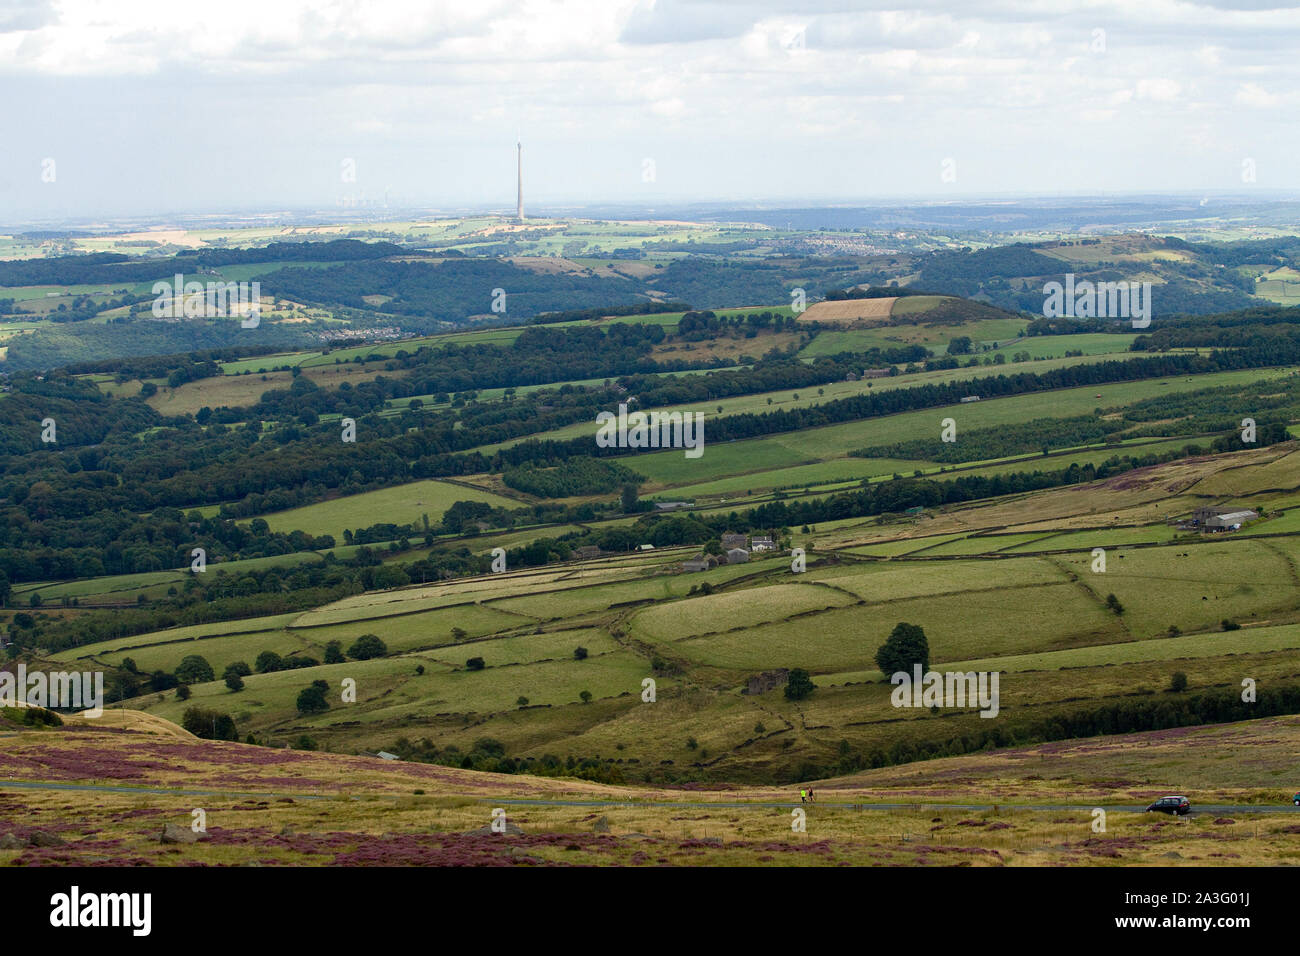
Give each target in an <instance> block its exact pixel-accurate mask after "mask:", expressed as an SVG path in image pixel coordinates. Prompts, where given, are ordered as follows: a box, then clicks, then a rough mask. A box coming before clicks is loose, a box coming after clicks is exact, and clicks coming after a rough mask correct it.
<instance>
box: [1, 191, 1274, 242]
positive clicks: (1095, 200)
mask: <svg viewBox="0 0 1300 956" xmlns="http://www.w3.org/2000/svg"><path fill="white" fill-rule="evenodd" d="M1203 200H1208V202H1206V203H1205V205H1201V203H1202V201H1203ZM1116 202H1124V203H1132V204H1137V205H1150V206H1153V207H1157V206H1158V205H1159V204H1161V203H1178V202H1186V203H1191V202H1195V203H1197V208H1203V209H1211V208H1213V207H1212V205H1211V204H1222V203H1225V202H1226V203H1230V204H1233V205H1246V206H1252V205H1261V206H1262V205H1269V204H1286V203H1296V204H1297V207H1298V208H1297V210H1296V213H1297V216H1296V227H1297V228H1300V190H1289V189H1272V190H1265V189H1259V190H1256V189H1237V190H1220V191H1209V192H1200V191H1195V190H1186V189H1169V190H1132V191H1125V190H1115V191H1105V192H1101V191H1079V192H1055V193H1049V192H1028V191H1022V192H990V193H972V194H969V195H955V196H951V197H946V198H942V199H939V198H934V197H932V196H926V195H921V194H918V195H899V196H865V197H850V198H843V199H828V198H819V197H815V196H804V197H799V196H790V197H769V198H749V199H735V200H723V199H716V200H707V199H694V200H692V199H681V200H676V201H672V200H666V201H664V202H660V203H656V204H654V205H650V204H646V203H643V202H636V201H632V200H627V201H620V200H589V201H578V200H569V201H566V200H555V201H551V202H547V201H545V200H537V201H535V202H534V203H533V204H532V205H531V206H530V207H529V208H530V209H531V211H526V214H525V220H524V222H525V224H527V223H530V222H538V223H542V222H546V221H550V220H561V219H573V218H579V219H591V220H593V221H631V222H648V221H654V220H656V219H672V218H680V216H681V215H682V214H687V213H692V212H694V213H704V214H709V215H712V216H714V217H716V216H717V215H718V214H719V213H722V212H726V211H734V212H736V213H737V214H741V213H746V212H752V213H766V214H772V213H777V212H781V211H784V210H788V211H791V212H794V211H818V210H827V211H829V210H842V211H853V210H874V209H882V210H883V209H898V208H919V209H943V208H947V209H953V210H960V209H962V208H964V207H967V208H969V207H981V206H986V205H1015V204H1025V205H1027V206H1036V207H1040V208H1044V209H1050V208H1052V207H1053V206H1054V205H1073V206H1085V207H1086V206H1090V205H1098V206H1100V205H1106V204H1113V203H1116ZM1278 211H1279V212H1280V211H1281V210H1278ZM584 212H586V213H592V215H583V213H584ZM618 212H622V213H626V215H614V214H615V213H618ZM408 217H415V218H420V219H457V218H462V219H463V218H498V219H503V220H513V219H514V218H515V209H514V208H513V207H511V206H505V205H501V204H489V203H483V204H466V205H461V206H452V205H442V204H411V205H395V204H394V205H389V206H386V207H385V206H377V207H360V208H357V207H353V208H346V209H331V208H329V207H328V206H322V205H311V204H302V205H297V206H282V207H278V208H276V207H272V206H250V207H246V208H224V209H223V208H215V207H214V208H207V209H202V208H194V209H182V210H174V211H159V212H153V213H136V214H126V213H119V214H106V215H101V216H94V215H85V216H79V217H70V218H61V219H15V220H13V221H10V222H0V230H4V231H6V232H10V233H14V234H18V233H25V232H45V231H58V230H61V229H62V230H69V231H88V230H89V231H105V230H109V231H130V230H155V229H163V228H166V227H168V226H184V227H185V228H188V229H199V228H203V227H204V225H205V223H204V221H205V220H206V221H208V222H207V223H206V224H207V225H208V227H210V228H215V227H218V226H224V227H226V228H235V227H236V224H238V223H241V222H243V221H246V220H247V221H248V226H249V227H250V228H253V227H254V226H255V223H253V222H252V220H257V219H265V220H284V221H293V222H297V223H299V224H301V225H303V226H311V225H315V226H319V225H324V224H326V223H337V224H341V225H350V224H355V225H357V226H362V225H364V224H366V223H381V222H398V221H403V220H404V219H406V218H408ZM700 221H702V222H709V221H718V220H716V219H712V220H711V219H708V218H704V219H701V220H700ZM744 221H745V220H744V219H743V218H737V219H735V220H733V222H737V223H739V222H744ZM1178 221H1183V220H1181V219H1180V220H1178ZM755 224H759V223H755ZM1101 225H1104V224H1101ZM810 228H818V227H802V228H801V229H799V231H807V230H808V229H810ZM823 228H830V227H823ZM881 228H898V227H896V226H895V227H881Z"/></svg>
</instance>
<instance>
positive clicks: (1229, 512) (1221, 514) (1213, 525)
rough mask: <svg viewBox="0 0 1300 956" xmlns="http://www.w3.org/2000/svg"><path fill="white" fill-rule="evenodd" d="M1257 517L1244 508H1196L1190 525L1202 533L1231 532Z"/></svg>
mask: <svg viewBox="0 0 1300 956" xmlns="http://www.w3.org/2000/svg"><path fill="white" fill-rule="evenodd" d="M1258 517H1259V515H1258V514H1257V513H1256V512H1254V511H1250V510H1248V509H1245V508H1233V509H1229V508H1205V507H1202V508H1197V509H1195V510H1194V511H1193V512H1192V525H1193V526H1194V527H1198V528H1200V529H1202V530H1203V531H1231V530H1234V529H1236V528H1240V527H1241V526H1242V525H1243V524H1245V523H1246V522H1247V521H1254V520H1255V519H1256V518H1258Z"/></svg>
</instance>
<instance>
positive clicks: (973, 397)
mask: <svg viewBox="0 0 1300 956" xmlns="http://www.w3.org/2000/svg"><path fill="white" fill-rule="evenodd" d="M979 400H980V397H979V396H978V395H965V396H963V397H962V400H961V402H962V404H963V405H965V404H966V403H967V402H978V401H979Z"/></svg>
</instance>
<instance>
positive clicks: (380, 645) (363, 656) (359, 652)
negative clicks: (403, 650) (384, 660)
mask: <svg viewBox="0 0 1300 956" xmlns="http://www.w3.org/2000/svg"><path fill="white" fill-rule="evenodd" d="M387 653H388V645H387V644H385V643H384V642H383V641H381V640H380V639H379V635H377V634H362V635H361V636H360V637H358V638H357V639H356V640H355V641H353V642H352V646H351V647H349V648H348V657H351V658H352V659H353V660H358V661H368V660H370V659H371V658H373V657H383V656H384V655H385V654H387Z"/></svg>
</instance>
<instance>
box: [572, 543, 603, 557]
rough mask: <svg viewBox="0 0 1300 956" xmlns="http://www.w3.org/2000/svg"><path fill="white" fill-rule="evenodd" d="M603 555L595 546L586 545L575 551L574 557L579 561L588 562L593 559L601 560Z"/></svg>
mask: <svg viewBox="0 0 1300 956" xmlns="http://www.w3.org/2000/svg"><path fill="white" fill-rule="evenodd" d="M603 553H604V552H602V551H601V550H600V548H598V547H596V545H594V544H584V545H583V546H582V547H581V548H576V549H574V552H573V556H574V557H575V558H577V559H578V560H579V561H587V560H589V559H591V558H599V557H600V556H601V555H602V554H603Z"/></svg>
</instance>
